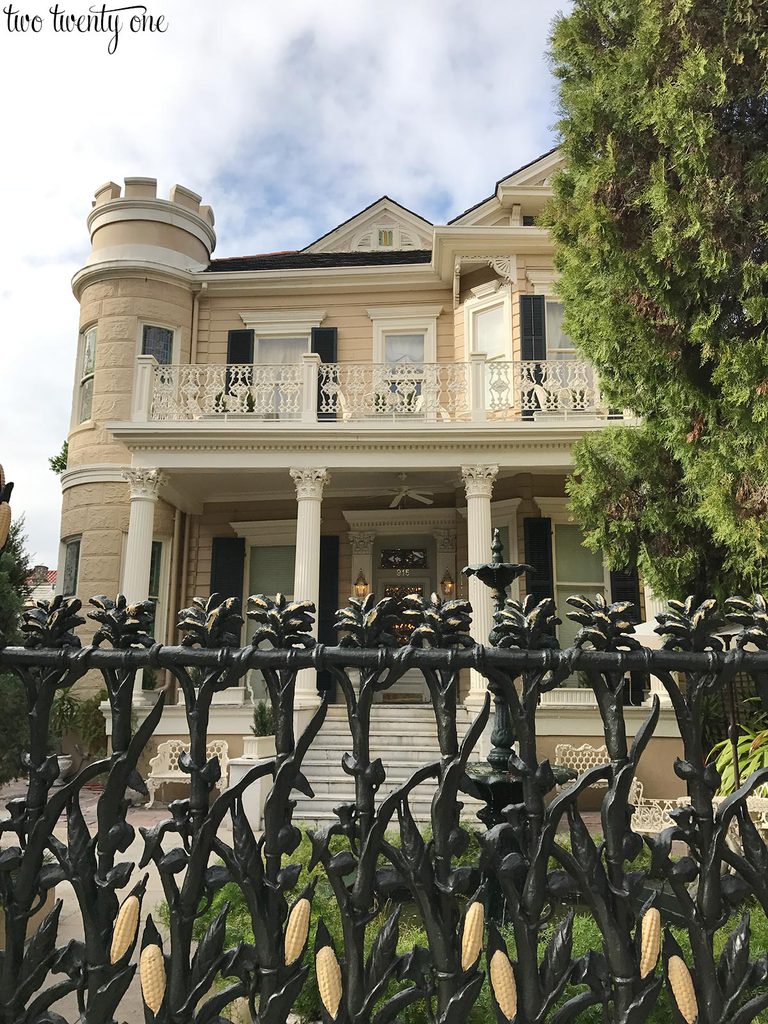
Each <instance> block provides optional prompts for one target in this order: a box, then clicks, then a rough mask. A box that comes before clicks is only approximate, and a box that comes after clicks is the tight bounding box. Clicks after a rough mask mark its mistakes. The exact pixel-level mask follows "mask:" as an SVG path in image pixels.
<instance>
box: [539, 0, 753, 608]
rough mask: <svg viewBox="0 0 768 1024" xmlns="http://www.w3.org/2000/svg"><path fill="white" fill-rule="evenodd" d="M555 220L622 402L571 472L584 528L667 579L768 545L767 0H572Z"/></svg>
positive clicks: (673, 588)
mask: <svg viewBox="0 0 768 1024" xmlns="http://www.w3.org/2000/svg"><path fill="white" fill-rule="evenodd" d="M552 56H553V65H554V70H555V74H556V76H557V77H558V79H559V81H560V106H561V121H560V130H561V133H562V140H563V142H562V149H563V152H564V155H565V156H566V158H567V162H568V163H567V168H566V169H565V170H564V171H563V172H562V173H561V174H560V175H559V176H558V178H557V180H556V182H555V199H554V201H553V203H552V206H551V212H550V215H549V217H550V228H551V230H552V234H553V237H554V240H555V242H556V243H557V247H558V255H557V263H558V267H559V269H560V271H561V284H560V292H561V295H562V297H563V300H564V303H565V308H566V328H567V329H568V330H569V331H570V333H571V335H572V337H573V338H574V340H575V342H576V344H577V345H578V347H579V349H580V350H581V351H582V352H583V354H584V355H585V356H586V357H588V358H589V359H590V360H591V361H592V362H593V363H594V364H595V365H596V366H597V368H598V371H599V374H600V382H601V388H602V390H603V393H604V396H605V398H606V399H607V402H608V404H609V405H610V407H612V408H618V409H628V410H631V411H632V412H633V413H635V414H636V415H638V416H639V417H641V418H642V421H643V425H642V426H641V427H640V428H639V429H636V428H632V427H616V428H611V429H609V430H606V431H604V432H602V433H600V434H592V435H589V436H587V437H585V438H584V440H582V441H581V442H579V444H578V446H577V449H576V453H575V465H576V472H575V474H574V477H573V479H572V481H571V482H570V486H569V493H570V495H571V501H572V508H573V510H574V513H575V516H576V518H577V519H578V521H579V522H580V524H581V525H582V527H583V528H584V530H585V533H586V536H587V541H588V543H589V544H590V546H594V547H597V546H599V547H602V548H603V549H604V550H605V552H606V553H607V555H608V558H609V560H610V562H611V564H612V565H613V566H614V567H620V566H622V565H625V564H626V563H627V562H628V561H630V560H631V559H633V558H635V557H636V558H637V559H638V562H639V565H640V568H641V570H642V572H643V574H644V576H645V578H646V580H647V581H648V582H649V584H650V585H651V586H652V587H653V589H654V590H655V591H656V592H657V593H658V594H659V595H662V596H669V597H672V596H676V597H680V596H682V595H684V594H686V593H696V594H698V595H699V596H702V595H704V594H706V593H708V592H715V593H718V594H720V595H722V594H723V593H725V592H727V591H731V592H736V591H739V590H741V591H744V592H746V591H748V590H750V589H752V588H755V587H757V586H759V585H760V584H761V582H763V584H764V583H765V578H764V575H763V574H764V573H765V570H766V565H767V564H768V443H767V442H768V12H767V11H766V5H765V2H764V0H723V2H722V3H718V4H715V3H712V0H643V2H641V3H638V0H575V3H574V6H573V9H572V13H570V14H568V15H566V16H564V17H561V18H560V19H558V21H557V22H556V24H555V28H554V32H553V42H552Z"/></svg>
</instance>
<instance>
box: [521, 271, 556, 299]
mask: <svg viewBox="0 0 768 1024" xmlns="http://www.w3.org/2000/svg"><path fill="white" fill-rule="evenodd" d="M525 276H526V278H527V279H528V281H529V282H530V283H531V285H532V286H533V294H534V295H551V296H552V297H553V298H556V297H557V282H558V279H559V277H560V275H559V273H558V272H557V271H556V270H555V268H554V267H548V268H546V269H541V270H537V269H535V268H533V267H528V269H527V270H526V271H525Z"/></svg>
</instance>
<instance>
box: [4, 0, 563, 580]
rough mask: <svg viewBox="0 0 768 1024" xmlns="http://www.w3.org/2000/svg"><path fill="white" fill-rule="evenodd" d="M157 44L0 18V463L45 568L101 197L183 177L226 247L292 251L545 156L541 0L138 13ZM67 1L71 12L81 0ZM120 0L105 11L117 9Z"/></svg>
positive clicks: (180, 1)
mask: <svg viewBox="0 0 768 1024" xmlns="http://www.w3.org/2000/svg"><path fill="white" fill-rule="evenodd" d="M146 3H147V5H148V8H149V10H150V11H151V12H153V13H156V14H159V13H163V14H165V15H166V17H167V19H168V23H169V27H168V31H167V32H166V33H165V34H164V35H154V36H152V35H130V34H129V33H128V31H127V30H126V29H125V28H124V29H123V31H122V33H121V35H120V39H119V43H118V48H117V52H116V53H115V54H114V55H113V56H110V55H109V54H107V52H106V42H107V40H106V37H104V36H102V37H98V36H93V35H90V36H77V35H69V36H64V35H61V34H54V33H53V32H52V31H51V29H50V15H49V14H48V9H49V6H51V4H52V0H38V2H36V0H16V2H15V6H16V7H17V8H18V9H20V10H21V11H22V12H27V13H40V14H42V15H44V16H45V18H46V21H45V24H44V27H43V31H42V32H41V33H40V34H38V35H31V34H24V35H19V34H13V35H11V34H9V33H8V31H7V29H6V25H5V22H4V21H0V84H1V85H2V90H3V96H4V98H5V102H4V104H3V107H4V109H3V118H4V125H3V129H4V130H3V138H4V142H5V145H4V151H5V158H4V160H3V163H2V166H0V196H2V200H3V202H2V211H3V226H4V238H3V245H2V256H0V275H1V279H2V285H1V286H0V317H1V319H0V323H2V329H3V335H2V339H0V345H1V346H2V349H1V351H2V362H1V363H0V366H1V367H2V378H1V379H2V390H1V392H0V461H2V463H3V464H4V466H5V468H6V472H7V473H8V474H9V476H10V478H11V479H14V480H15V482H16V487H17V491H16V496H15V498H16V500H15V501H14V507H15V509H16V510H17V511H21V510H23V511H24V512H25V514H26V518H27V528H28V533H29V540H30V547H31V550H32V551H33V552H34V554H35V556H36V558H37V559H38V560H40V561H45V562H47V563H48V564H54V565H55V563H56V559H57V550H58V530H59V510H60V493H59V487H58V481H57V480H56V479H55V477H54V476H53V475H52V474H51V473H50V471H49V470H48V465H47V458H48V456H50V455H53V454H54V453H55V452H57V451H58V449H59V447H60V445H61V441H62V440H63V438H64V437H65V435H66V432H67V427H68V421H69V407H70V401H71V394H72V376H73V357H74V347H75V340H76V332H77V306H76V303H75V301H74V299H73V297H72V294H71V291H70V288H69V280H70V278H71V276H72V274H73V273H74V271H75V270H76V269H77V267H78V266H79V265H80V264H81V262H82V261H83V259H84V258H85V256H86V254H87V251H88V238H87V233H86V229H85V217H86V214H87V212H88V209H89V206H90V197H91V196H92V194H93V191H94V189H95V188H96V186H98V185H99V184H101V183H102V182H103V181H106V180H107V179H110V178H111V179H113V180H116V181H121V180H122V178H123V177H124V176H125V175H132V174H139V175H151V176H155V177H157V178H159V179H160V187H161V194H163V191H167V189H168V188H169V187H170V185H171V184H173V183H174V182H177V181H178V182H180V183H182V184H185V185H188V186H189V187H191V188H193V189H194V190H195V191H197V192H200V193H202V195H203V196H204V200H205V201H206V202H210V203H211V204H212V205H213V207H214V210H215V212H216V219H217V231H218V235H219V239H220V243H219V249H218V255H237V254H241V253H247V252H259V251H268V250H272V249H284V248H291V247H300V246H302V245H305V244H307V243H308V242H310V241H311V240H312V239H313V238H315V237H316V236H318V235H320V234H322V233H324V232H325V231H326V230H328V229H329V228H330V227H332V226H334V225H335V224H336V223H338V222H340V221H342V220H344V219H346V218H347V217H349V216H350V215H352V214H353V213H355V212H356V211H357V210H358V209H360V208H361V207H362V206H364V205H366V204H367V203H369V202H370V201H371V200H373V199H375V198H377V197H378V196H379V195H381V194H382V193H388V194H389V195H391V196H393V197H394V198H396V199H398V200H399V201H400V202H402V203H404V204H405V205H406V206H410V207H411V208H413V209H415V210H416V211H417V212H419V213H422V214H424V215H425V216H426V217H429V218H430V219H438V220H444V219H445V218H447V217H449V216H451V215H454V214H456V213H458V212H460V211H461V210H462V209H464V208H465V207H467V206H469V205H471V204H472V203H474V202H476V201H477V200H479V199H481V198H483V197H484V196H486V195H488V194H489V193H490V192H491V190H492V188H493V185H494V182H495V181H496V179H497V178H499V177H501V176H502V175H504V174H506V173H508V172H509V171H511V170H513V169H514V168H515V167H516V166H518V165H520V164H522V163H525V162H527V161H528V160H529V159H531V158H532V157H534V156H536V155H537V154H538V153H539V152H542V151H543V150H544V149H546V148H548V147H549V146H550V145H551V144H552V122H553V120H554V113H553V83H552V81H551V79H550V77H549V74H548V70H547V66H546V61H545V58H544V51H545V48H546V41H547V36H548V32H549V26H550V22H551V19H552V17H553V16H554V15H555V14H556V13H557V10H558V8H559V7H561V6H563V4H562V3H554V2H552V0H542V2H540V3H538V4H537V5H535V6H533V7H532V6H531V5H528V4H526V5H525V6H524V5H523V4H521V3H519V2H514V0H482V2H478V3H475V4H466V3H459V2H457V0H390V2H387V3H381V2H373V0H333V2H330V3H323V2H321V0H282V2H281V3H279V4H277V3H265V2H263V0H259V2H254V0H227V2H226V3H223V2H221V3H211V0H146ZM61 6H62V7H63V8H65V9H66V10H68V11H72V12H77V13H83V12H85V11H86V10H87V8H88V6H89V3H88V0H68V2H62V3H61ZM114 6H118V5H114Z"/></svg>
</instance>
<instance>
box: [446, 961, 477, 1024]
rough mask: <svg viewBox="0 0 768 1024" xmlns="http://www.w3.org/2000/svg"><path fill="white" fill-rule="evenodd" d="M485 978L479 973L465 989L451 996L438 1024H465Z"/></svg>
mask: <svg viewBox="0 0 768 1024" xmlns="http://www.w3.org/2000/svg"><path fill="white" fill-rule="evenodd" d="M484 978H485V974H484V973H483V972H482V971H477V973H476V974H475V975H474V976H473V977H472V978H470V980H469V981H468V982H467V984H466V985H464V987H463V988H461V989H460V990H459V991H458V992H457V993H456V994H455V995H453V996H451V998H450V999H449V1000H448V1005H447V1006H446V1008H445V1010H444V1012H443V1013H442V1014H440V1016H439V1017H438V1024H464V1022H465V1021H466V1019H467V1016H468V1014H469V1011H470V1009H471V1008H472V1006H473V1005H474V1003H475V1001H476V1000H477V997H478V995H479V993H480V989H481V988H482V987H483V980H484Z"/></svg>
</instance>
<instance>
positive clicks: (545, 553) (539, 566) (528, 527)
mask: <svg viewBox="0 0 768 1024" xmlns="http://www.w3.org/2000/svg"><path fill="white" fill-rule="evenodd" d="M523 535H524V538H525V560H526V562H528V564H529V565H532V566H533V572H530V571H529V572H528V573H527V574H526V577H525V578H526V582H527V592H528V593H529V594H533V596H534V597H535V598H536V600H537V601H541V600H542V599H543V598H545V597H554V596H555V591H554V578H553V574H552V520H551V519H548V518H546V517H544V516H541V517H537V518H533V517H529V518H527V519H524V520H523Z"/></svg>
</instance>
